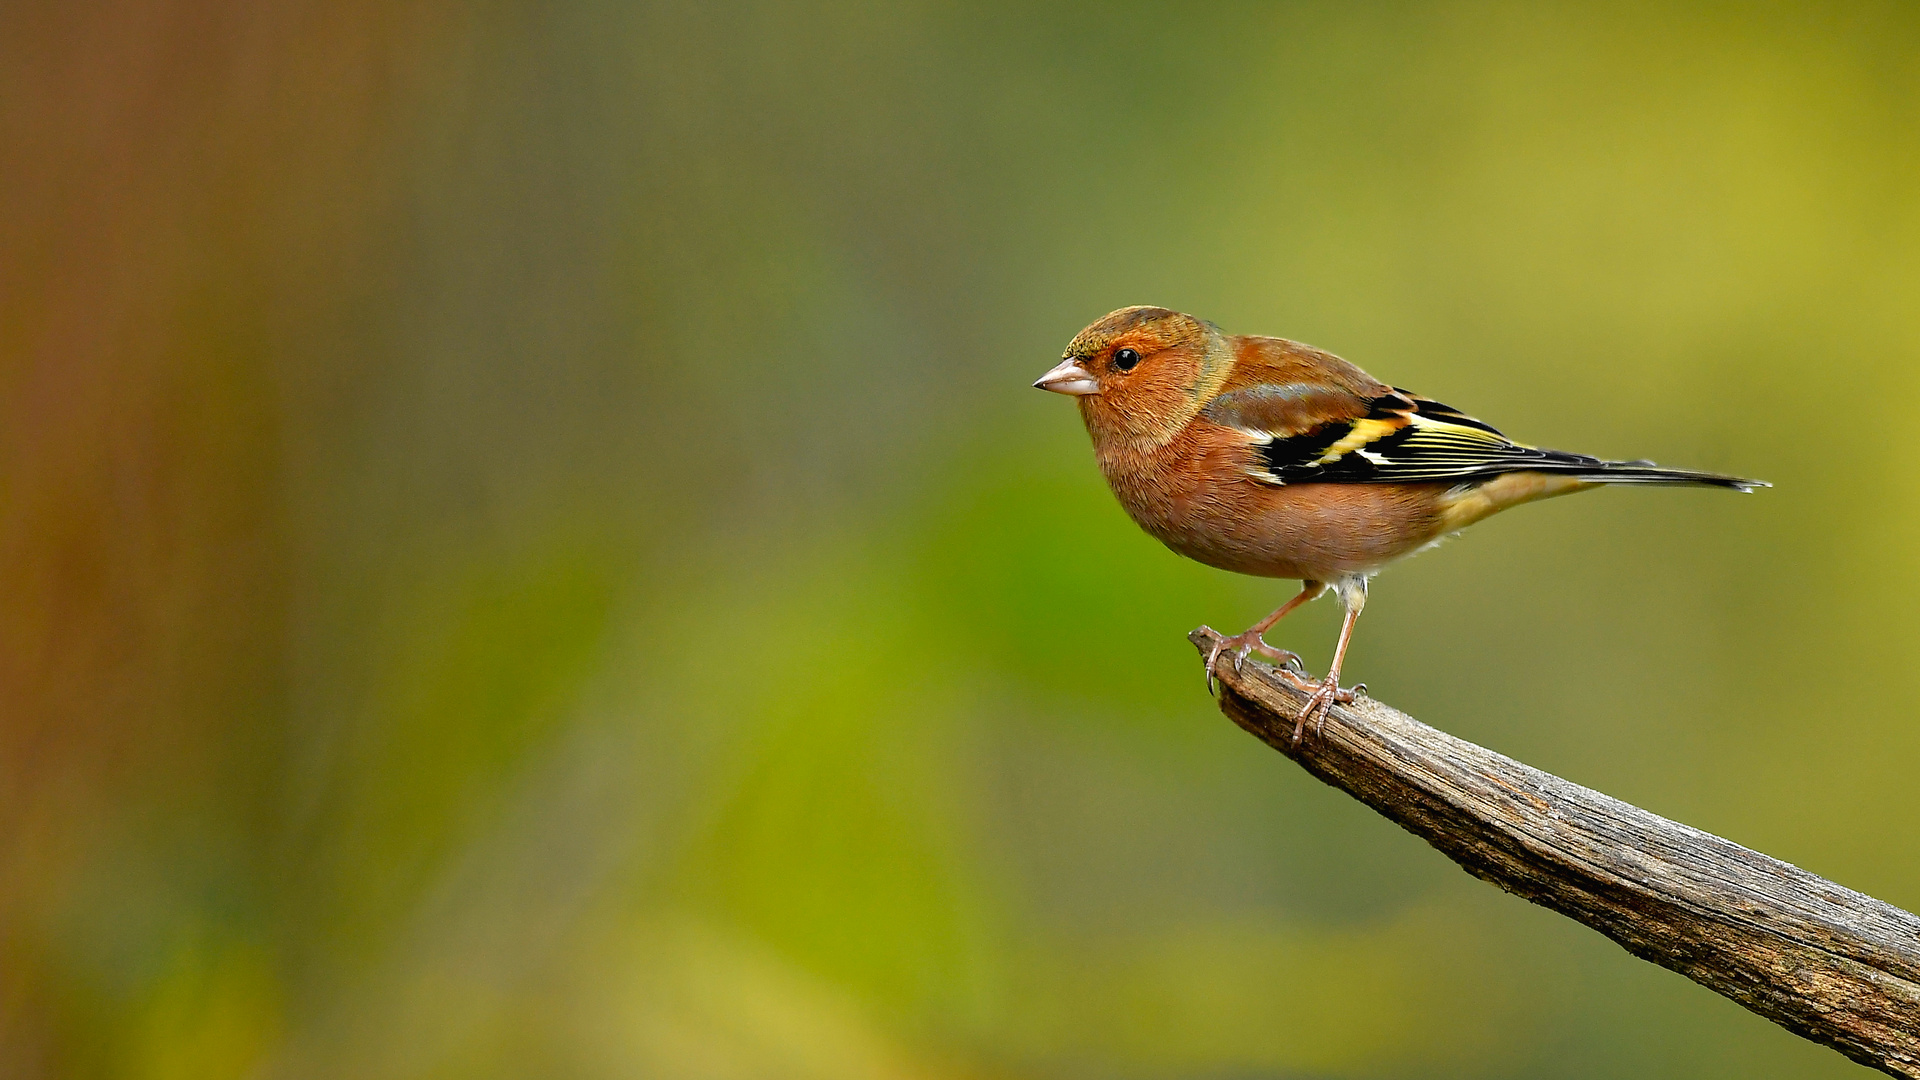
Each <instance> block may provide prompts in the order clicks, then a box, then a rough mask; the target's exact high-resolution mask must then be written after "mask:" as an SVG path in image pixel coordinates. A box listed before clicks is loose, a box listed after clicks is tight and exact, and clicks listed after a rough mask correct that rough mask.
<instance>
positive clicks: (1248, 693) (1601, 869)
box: [1189, 627, 1920, 1078]
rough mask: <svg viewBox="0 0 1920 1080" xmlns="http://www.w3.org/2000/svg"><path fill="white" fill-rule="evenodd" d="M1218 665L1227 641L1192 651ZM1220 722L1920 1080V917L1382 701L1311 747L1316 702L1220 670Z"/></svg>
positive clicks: (1535, 897) (1535, 894) (1646, 955)
mask: <svg viewBox="0 0 1920 1080" xmlns="http://www.w3.org/2000/svg"><path fill="white" fill-rule="evenodd" d="M1189 637H1190V638H1191V640H1192V641H1193V643H1194V644H1195V645H1197V646H1198V647H1199V649H1200V653H1201V655H1202V656H1205V655H1206V654H1207V653H1208V652H1209V651H1210V650H1211V649H1212V648H1213V646H1214V644H1215V643H1216V642H1218V641H1219V640H1220V635H1218V634H1216V633H1214V632H1213V631H1212V630H1209V629H1207V628H1205V627H1202V628H1200V629H1198V630H1195V631H1194V632H1193V633H1192V634H1191V635H1189ZM1219 674H1220V682H1221V687H1222V689H1221V692H1220V707H1221V710H1222V711H1224V712H1225V713H1226V714H1227V715H1228V716H1229V717H1231V718H1232V719H1233V721H1234V722H1235V723H1237V724H1239V725H1240V726H1241V727H1243V728H1245V729H1246V730H1247V731H1249V732H1251V733H1252V734H1254V735H1256V736H1258V737H1259V738H1260V739H1261V741H1263V742H1265V743H1266V744H1267V745H1268V746H1271V747H1273V748H1274V749H1275V750H1278V751H1280V752H1281V753H1282V754H1285V755H1287V756H1288V757H1290V758H1292V759H1293V760H1295V761H1297V762H1299V763H1300V764H1301V765H1302V766H1303V767H1305V768H1306V770H1307V771H1308V772H1310V773H1312V774H1313V775H1315V776H1317V777H1319V778H1320V779H1322V780H1324V781H1326V782H1327V783H1329V784H1332V785H1333V786H1334V787H1337V788H1340V789H1341V790H1343V791H1345V792H1347V793H1348V794H1350V795H1352V796H1353V797H1354V798H1357V799H1359V800H1360V801H1361V802H1364V803H1366V804H1367V805H1368V806H1371V807H1373V808H1374V809H1375V810H1377V811H1379V812H1380V813H1381V814H1382V815H1384V816H1386V817H1387V818H1389V819H1391V820H1392V821H1394V822H1397V823H1398V824H1399V825H1400V826H1401V827H1403V828H1405V829H1406V830H1407V831H1408V832H1411V833H1413V834H1414V835H1415V836H1418V837H1420V838H1421V839H1423V840H1425V841H1427V842H1428V843H1430V844H1432V845H1433V846H1434V847H1436V848H1439V849H1440V851H1441V852H1442V853H1444V854H1445V855H1446V856H1447V857H1448V858H1451V859H1452V860H1453V861H1455V862H1457V863H1459V864H1460V865H1461V867H1462V868H1464V869H1465V870H1466V871H1467V872H1468V873H1470V874H1472V875H1474V876H1475V877H1478V878H1481V879H1483V880H1486V881H1490V882H1493V883H1494V884H1495V885H1498V886H1500V887H1501V888H1503V889H1505V890H1507V891H1508V892H1511V893H1515V894H1517V895H1519V896H1523V897H1525V898H1527V899H1528V900H1531V901H1533V902H1534V903H1536V904H1539V905H1541V906H1542V907H1547V908H1551V909H1553V910H1554V911H1558V912H1560V913H1561V914H1562V915H1566V916H1568V917H1570V918H1573V919H1577V920H1579V921H1580V922H1583V923H1585V924H1587V925H1588V926H1591V927H1593V928H1594V929H1595V930H1598V931H1600V932H1601V933H1603V934H1605V935H1607V936H1608V937H1610V938H1612V939H1613V940H1615V941H1617V942H1619V943H1620V944H1621V945H1622V946H1623V947H1624V948H1626V950H1627V951H1628V952H1631V953H1633V954H1634V955H1635V956H1638V957H1640V958H1641V959H1644V960H1651V961H1652V962H1654V963H1656V964H1659V965H1660V966H1661V967H1665V968H1670V969H1672V970H1674V971H1677V972H1679V973H1681V974H1682V975H1685V976H1686V977H1688V978H1690V979H1692V980H1693V981H1695V982H1697V983H1699V984H1701V985H1702V986H1705V987H1707V988H1708V989H1710V990H1714V991H1716V992H1718V993H1720V994H1723V995H1725V996H1727V997H1729V998H1732V999H1733V1000H1734V1001H1737V1002H1739V1003H1740V1004H1742V1005H1744V1006H1746V1007H1747V1008H1748V1009H1751V1010H1753V1011H1754V1012H1756V1013H1759V1014H1760V1015H1761V1016H1764V1017H1766V1018H1767V1019H1769V1020H1771V1021H1773V1022H1774V1023H1776V1024H1779V1025H1780V1026H1782V1027H1784V1028H1786V1029H1787V1030H1789V1031H1792V1032H1794V1033H1796V1034H1799V1035H1803V1036H1805V1037H1806V1038H1809V1039H1812V1040H1814V1041H1815V1042H1821V1043H1825V1044H1826V1045H1828V1046H1831V1047H1833V1048H1834V1049H1836V1050H1838V1051H1840V1052H1841V1053H1843V1054H1845V1055H1847V1056H1848V1057H1850V1058H1852V1059H1853V1060H1855V1061H1858V1062H1860V1063H1861V1064H1863V1065H1870V1066H1872V1067H1873V1068H1876V1069H1879V1070H1881V1071H1882V1072H1885V1073H1889V1074H1891V1075H1894V1076H1904V1077H1916V1078H1920V918H1916V917H1915V916H1913V915H1911V914H1909V913H1908V912H1905V911H1902V910H1901V909H1899V908H1896V907H1894V906H1892V905H1891V904H1887V903H1884V902H1882V901H1880V900H1876V899H1874V898H1873V897H1871V896H1866V895H1863V894H1861V893H1857V892H1854V891H1853V890H1851V889H1847V888H1843V887H1841V886H1839V885H1836V884H1834V883H1833V882H1831V881H1827V880H1825V879H1824V878H1820V877H1816V876H1814V875H1813V874H1809V873H1807V872H1806V871H1804V870H1801V869H1800V868H1798V867H1795V866H1791V865H1788V864H1787V863H1783V862H1781V861H1779V860H1778V859H1774V858H1770V857H1768V856H1766V855H1762V854H1760V853H1759V852H1757V851H1750V850H1748V849H1747V848H1744V847H1741V846H1740V845H1738V844H1735V843H1733V842H1731V841H1728V840H1723V839H1721V838H1720V837H1718V836H1714V835H1712V834H1711V833H1705V832H1701V831H1700V830H1699V829H1695V828H1692V827H1690V826H1686V825H1681V824H1679V823H1677V822H1673V821H1668V820H1667V819H1665V818H1663V817H1659V816H1658V815H1655V814H1650V813H1648V812H1647V811H1645V810H1642V809H1640V808H1639V807H1637V806H1632V805H1629V804H1627V803H1624V802H1621V801H1620V800H1618V799H1615V798H1612V797H1611V796H1608V795H1602V794H1601V793H1599V792H1597V791H1592V790H1589V789H1587V788H1584V787H1581V786H1580V785H1578V784H1573V783H1569V782H1568V781H1565V780H1562V779H1560V778H1559V777H1557V776H1553V775H1551V774H1549V773H1544V772H1541V771H1540V770H1538V769H1535V768H1532V767H1531V766H1527V765H1522V764H1521V763H1520V762H1517V761H1514V760H1513V759H1512V758H1508V757H1504V756H1502V755H1500V754H1496V753H1494V752H1493V751H1491V750H1488V749H1486V748H1485V747H1481V746H1476V745H1474V744H1473V743H1470V742H1467V741H1465V740H1463V739H1456V738H1454V737H1453V736H1451V735H1448V734H1446V733H1445V732H1441V731H1436V730H1435V729H1433V728H1430V727H1428V726H1426V725H1425V724H1422V723H1420V722H1419V721H1417V720H1415V719H1413V718H1412V717H1410V716H1407V715H1406V714H1404V713H1400V712H1397V711H1395V710H1393V709H1391V708H1389V707H1387V706H1385V705H1382V704H1380V703H1379V702H1377V701H1371V700H1368V699H1365V698H1362V699H1361V700H1360V701H1357V702H1355V703H1354V704H1352V705H1337V706H1335V707H1334V708H1333V710H1332V712H1331V713H1330V714H1329V715H1328V717H1327V718H1326V721H1325V724H1324V726H1323V727H1322V728H1321V730H1319V731H1318V732H1316V731H1314V729H1313V728H1311V727H1309V728H1308V730H1307V733H1306V737H1305V738H1303V739H1302V740H1301V742H1300V744H1299V745H1298V746H1295V745H1294V744H1293V722H1294V721H1293V718H1294V716H1295V715H1296V714H1297V713H1298V711H1299V709H1300V708H1301V706H1302V705H1303V704H1304V702H1305V700H1306V695H1305V694H1303V693H1301V692H1300V691H1299V690H1296V689H1294V687H1293V686H1291V685H1290V684H1289V683H1287V682H1286V681H1284V680H1283V679H1281V678H1279V677H1278V676H1277V675H1275V674H1274V673H1273V670H1272V669H1271V668H1269V667H1267V666H1265V665H1263V664H1259V663H1255V662H1248V663H1247V664H1246V665H1245V666H1244V667H1243V668H1242V669H1241V670H1240V671H1238V672H1236V671H1234V670H1233V668H1232V665H1231V664H1228V663H1225V662H1222V663H1221V664H1220V666H1219Z"/></svg>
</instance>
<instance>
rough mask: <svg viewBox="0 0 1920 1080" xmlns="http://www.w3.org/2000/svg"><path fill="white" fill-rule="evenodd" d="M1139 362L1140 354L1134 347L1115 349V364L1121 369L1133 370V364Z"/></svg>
mask: <svg viewBox="0 0 1920 1080" xmlns="http://www.w3.org/2000/svg"><path fill="white" fill-rule="evenodd" d="M1139 362H1140V354H1139V353H1137V352H1134V351H1133V350H1132V349H1115V350H1114V351H1113V366H1114V367H1117V368H1119V369H1120V370H1121V371H1132V370H1133V365H1135V364H1137V363H1139Z"/></svg>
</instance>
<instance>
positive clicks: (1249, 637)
mask: <svg viewBox="0 0 1920 1080" xmlns="http://www.w3.org/2000/svg"><path fill="white" fill-rule="evenodd" d="M1326 591H1327V586H1326V583H1325V582H1321V581H1303V582H1301V583H1300V592H1299V593H1298V594H1297V595H1295V596H1294V598H1293V599H1291V600H1289V601H1287V602H1286V603H1284V604H1281V605H1280V606H1279V607H1278V608H1276V609H1275V610H1274V612H1273V614H1271V615H1269V616H1267V617H1266V618H1264V619H1261V620H1260V621H1259V622H1257V623H1254V624H1253V625H1252V626H1250V627H1248V628H1247V629H1246V631H1245V632H1243V633H1239V634H1235V635H1233V636H1232V637H1230V638H1221V639H1220V643H1219V644H1218V645H1215V646H1214V647H1213V651H1212V652H1210V653H1208V654H1207V693H1209V694H1211V693H1213V692H1214V691H1213V665H1214V663H1215V661H1217V660H1219V659H1220V654H1222V653H1232V654H1233V670H1235V671H1239V670H1240V664H1241V663H1242V662H1243V661H1245V660H1246V658H1247V654H1248V653H1250V652H1257V653H1259V654H1260V655H1261V656H1264V657H1266V658H1267V659H1269V660H1278V661H1279V662H1280V665H1281V667H1282V668H1283V669H1284V668H1289V667H1294V668H1297V667H1300V657H1299V655H1298V654H1296V653H1293V652H1290V651H1288V650H1286V649H1276V648H1274V647H1273V646H1271V645H1269V644H1267V643H1266V642H1265V641H1263V640H1261V637H1260V635H1262V634H1264V633H1266V632H1267V629H1268V628H1269V627H1271V626H1272V625H1273V624H1274V623H1277V622H1279V621H1280V620H1281V619H1282V618H1284V617H1286V614H1287V612H1289V611H1292V610H1293V609H1294V608H1297V607H1299V606H1300V605H1301V604H1304V603H1306V602H1307V601H1309V600H1312V599H1313V598H1314V597H1317V596H1319V595H1320V594H1321V593H1323V592H1326Z"/></svg>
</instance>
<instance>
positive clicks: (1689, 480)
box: [1534, 455, 1773, 492]
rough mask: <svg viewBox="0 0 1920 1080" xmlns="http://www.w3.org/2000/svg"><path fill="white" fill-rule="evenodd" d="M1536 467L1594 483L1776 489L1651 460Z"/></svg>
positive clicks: (1758, 481) (1738, 489)
mask: <svg viewBox="0 0 1920 1080" xmlns="http://www.w3.org/2000/svg"><path fill="white" fill-rule="evenodd" d="M1568 456H1569V457H1571V456H1572V455H1568ZM1534 468H1539V469H1541V471H1543V472H1555V473H1559V474H1561V475H1563V476H1571V477H1573V478H1575V479H1579V480H1585V481H1587V482H1589V483H1594V484H1671V485H1680V484H1697V485H1702V486H1705V487H1723V488H1732V489H1733V490H1735V491H1742V492H1751V491H1753V490H1754V489H1755V488H1763V487H1772V486H1773V485H1772V484H1769V483H1767V482H1766V481H1765V480H1748V479H1746V478H1744V477H1739V476H1726V475H1724V474H1722V473H1710V472H1695V471H1693V470H1691V469H1663V468H1661V467H1659V466H1658V465H1655V464H1654V463H1653V462H1651V461H1591V460H1590V461H1569V462H1564V463H1554V464H1553V465H1548V466H1546V467H1545V468H1541V466H1540V465H1535V466H1534Z"/></svg>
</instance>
